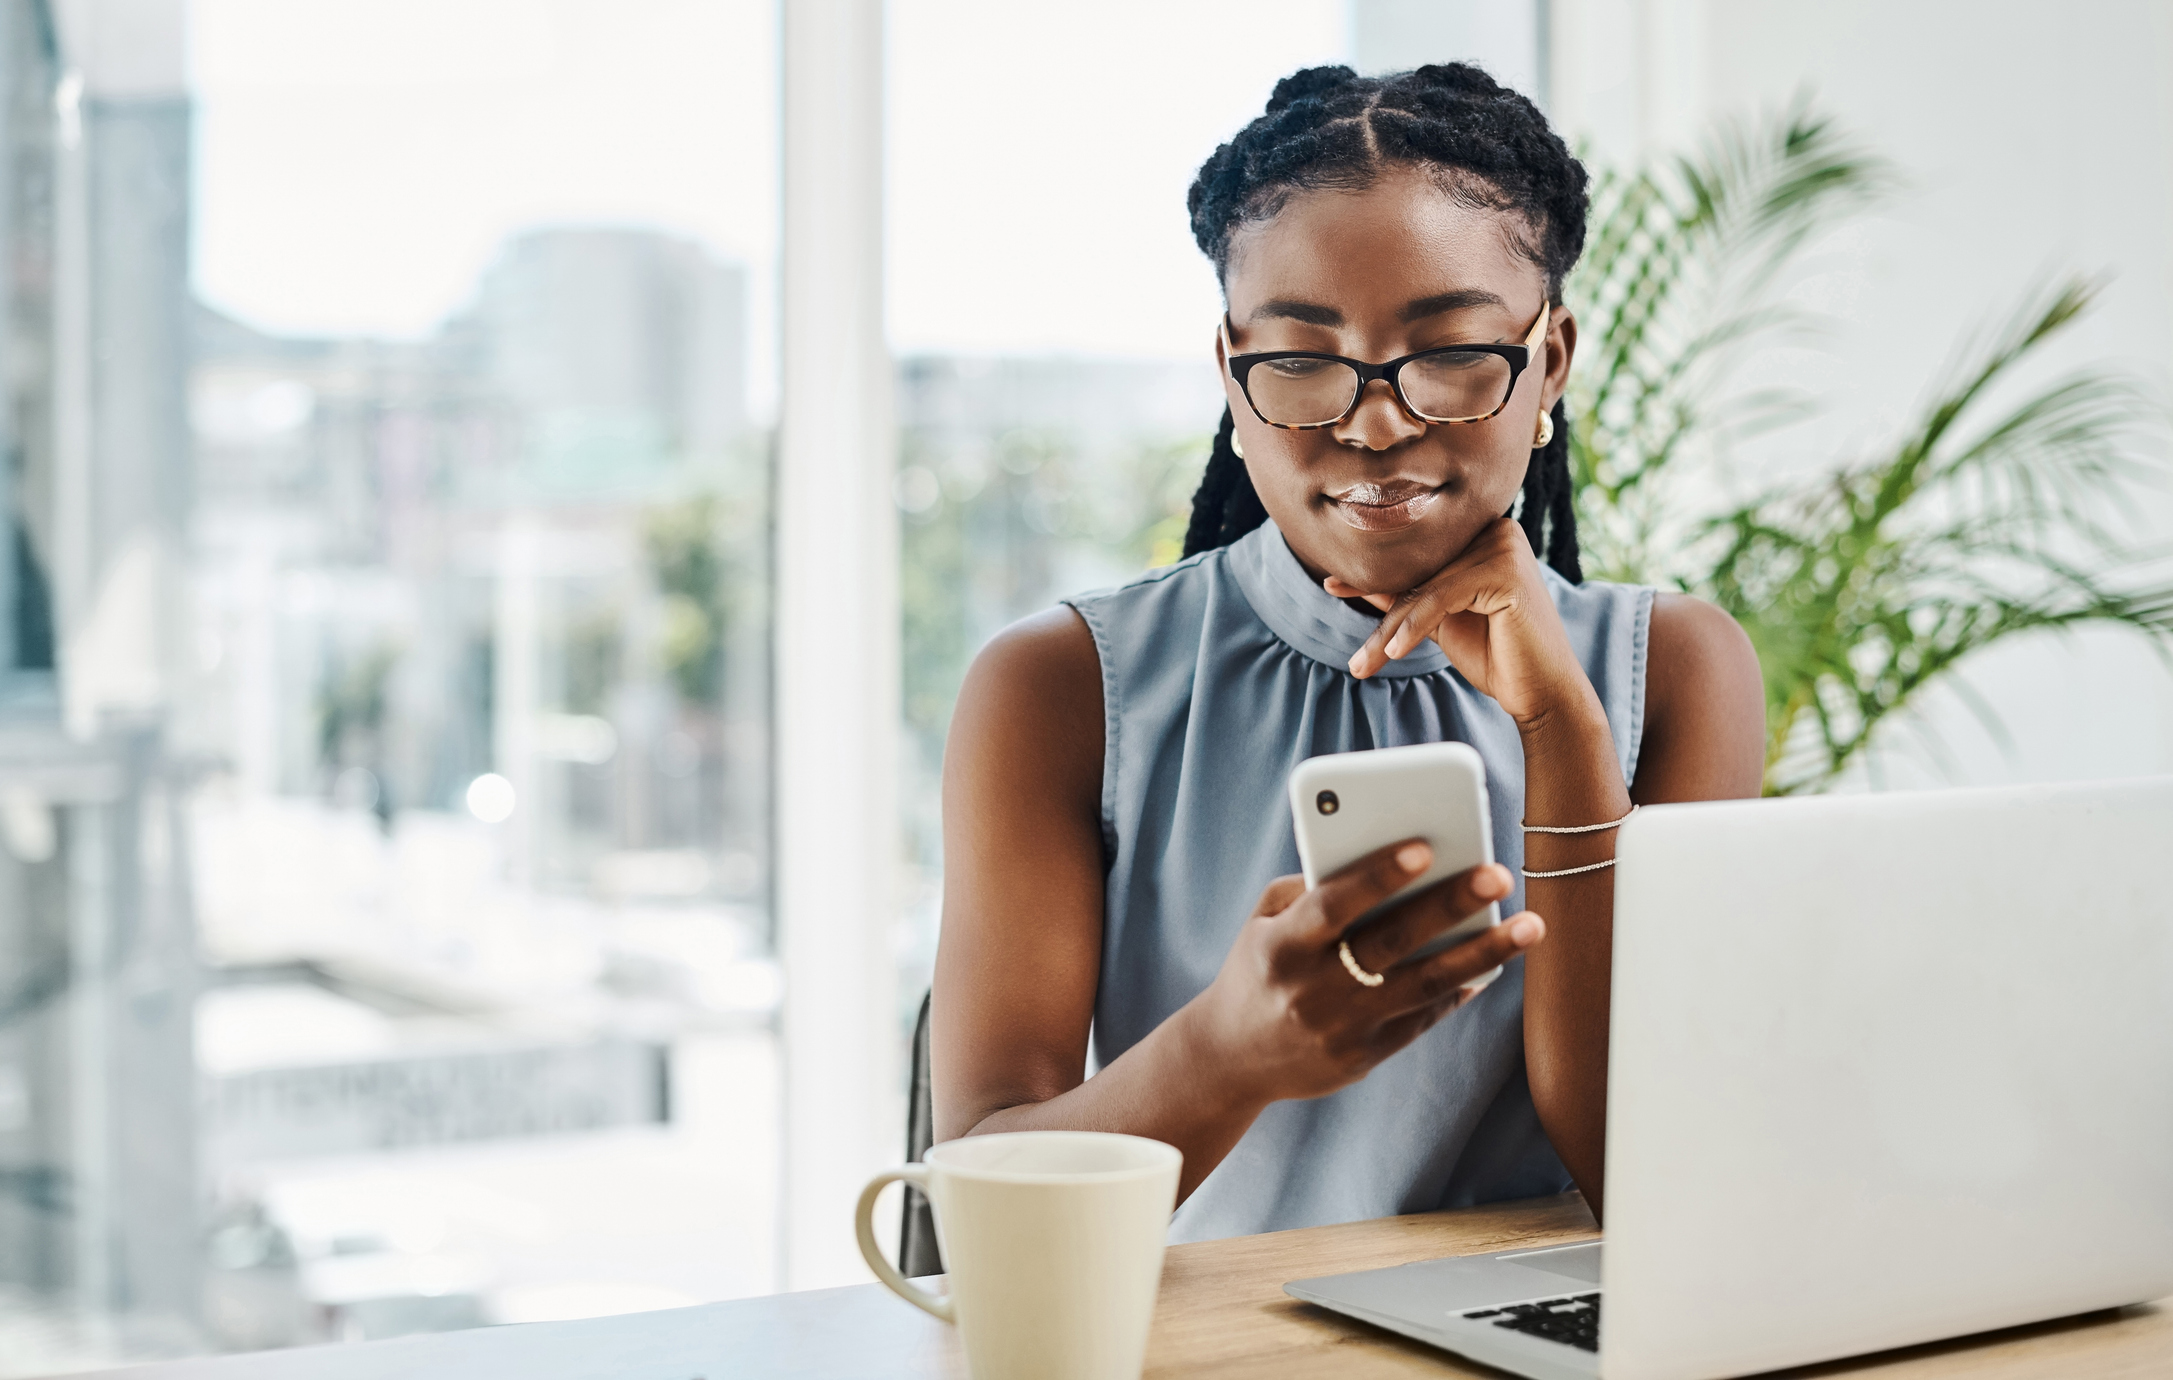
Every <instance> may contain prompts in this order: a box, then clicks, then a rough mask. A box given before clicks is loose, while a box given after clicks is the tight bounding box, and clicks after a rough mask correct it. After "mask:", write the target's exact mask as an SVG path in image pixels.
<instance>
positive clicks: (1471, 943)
mask: <svg viewBox="0 0 2173 1380" xmlns="http://www.w3.org/2000/svg"><path fill="white" fill-rule="evenodd" d="M1546 936H1547V922H1546V921H1544V920H1542V919H1540V918H1539V917H1538V916H1537V915H1535V914H1533V913H1532V912H1531V911H1528V910H1527V911H1520V912H1518V913H1517V914H1515V915H1513V916H1511V917H1509V918H1508V919H1507V920H1504V921H1503V922H1502V923H1500V924H1499V925H1495V926H1492V927H1491V928H1489V929H1487V930H1485V931H1484V932H1482V933H1481V934H1479V935H1478V936H1476V937H1474V938H1471V939H1467V940H1465V941H1464V942H1463V943H1461V944H1458V945H1457V946H1456V947H1454V948H1452V949H1444V950H1443V951H1441V952H1440V953H1438V954H1435V955H1434V956H1433V957H1432V958H1428V959H1424V960H1422V961H1420V962H1417V963H1414V964H1412V965H1411V966H1409V967H1408V968H1399V969H1397V970H1396V971H1395V972H1393V973H1390V974H1389V975H1388V981H1387V982H1385V983H1383V984H1382V985H1381V987H1380V989H1379V993H1380V999H1381V1002H1382V1006H1383V1009H1384V1010H1386V1011H1388V1012H1391V1013H1398V1014H1399V1015H1400V1014H1401V1013H1405V1012H1411V1011H1417V1010H1421V1009H1423V1008H1425V1007H1428V1006H1431V1005H1433V1004H1435V1003H1436V1002H1441V1001H1446V1000H1448V999H1449V998H1450V997H1452V996H1454V995H1455V993H1456V992H1457V991H1458V990H1459V989H1461V988H1464V987H1468V986H1470V985H1471V983H1472V982H1473V980H1475V979H1476V978H1478V977H1479V976H1480V975H1481V974H1484V973H1488V972H1491V971H1493V970H1494V969H1496V968H1499V967H1500V966H1501V965H1502V964H1504V963H1507V962H1508V961H1509V960H1510V959H1512V958H1515V957H1516V956H1517V955H1518V954H1521V953H1523V952H1524V951H1525V950H1526V949H1529V948H1531V947H1532V946H1533V945H1534V944H1537V943H1538V942H1539V941H1540V940H1542V939H1544V938H1546Z"/></svg>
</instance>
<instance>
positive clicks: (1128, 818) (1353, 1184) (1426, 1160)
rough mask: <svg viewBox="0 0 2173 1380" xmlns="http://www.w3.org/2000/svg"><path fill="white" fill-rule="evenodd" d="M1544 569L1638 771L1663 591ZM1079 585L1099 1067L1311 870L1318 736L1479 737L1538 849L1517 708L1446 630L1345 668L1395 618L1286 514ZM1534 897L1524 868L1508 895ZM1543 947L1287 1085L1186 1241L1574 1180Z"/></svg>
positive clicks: (1216, 1176)
mask: <svg viewBox="0 0 2173 1380" xmlns="http://www.w3.org/2000/svg"><path fill="white" fill-rule="evenodd" d="M1546 579H1547V588H1548V592H1549V593H1551V594H1552V595H1553V597H1554V602H1555V607H1556V608H1558V609H1559V610H1560V611H1561V615H1562V621H1563V624H1564V625H1565V626H1566V627H1567V628H1568V630H1569V638H1570V644H1571V646H1572V647H1574V648H1575V649H1576V652H1577V656H1578V659H1579V660H1580V661H1582V662H1583V663H1584V668H1585V671H1586V673H1587V674H1588V675H1589V676H1590V677H1591V678H1592V685H1593V687H1594V689H1596V690H1597V691H1598V692H1599V697H1600V702H1601V703H1602V704H1603V705H1605V706H1606V710H1607V719H1608V723H1609V725H1610V726H1611V728H1612V729H1613V731H1614V739H1615V745H1616V747H1617V749H1618V750H1619V751H1620V753H1621V756H1622V771H1623V776H1624V778H1625V779H1628V777H1629V776H1630V774H1631V772H1632V770H1633V769H1634V768H1635V766H1636V763H1637V748H1638V738H1639V733H1640V731H1641V729H1642V728H1643V724H1644V710H1645V645H1646V630H1647V626H1648V623H1649V621H1650V615H1651V611H1652V591H1651V590H1649V589H1643V588H1638V587H1633V586H1628V585H1609V584H1600V583H1596V582H1595V583H1587V584H1583V585H1572V584H1570V583H1569V582H1568V581H1567V580H1564V579H1562V578H1561V577H1560V576H1558V575H1556V574H1555V573H1554V572H1553V571H1551V570H1549V571H1547V572H1546ZM1066 602H1068V603H1069V604H1070V605H1071V606H1072V607H1073V608H1074V609H1076V610H1078V612H1079V616H1080V617H1081V618H1082V619H1084V620H1085V621H1086V625H1087V627H1088V629H1089V630H1091V631H1092V633H1093V635H1094V645H1095V649H1096V650H1097V651H1098V652H1099V653H1100V654H1101V663H1102V702H1103V706H1104V713H1105V717H1106V720H1107V730H1106V732H1107V748H1106V754H1105V756H1104V758H1103V762H1102V832H1103V848H1104V857H1105V859H1106V860H1107V864H1108V877H1107V891H1106V899H1105V902H1104V910H1103V922H1102V968H1101V982H1100V987H1099V990H1098V991H1097V993H1096V996H1095V1003H1094V1030H1093V1042H1092V1051H1093V1059H1094V1065H1095V1067H1104V1066H1106V1065H1108V1064H1109V1063H1110V1062H1112V1061H1113V1060H1115V1059H1116V1058H1117V1057H1118V1056H1119V1055H1121V1054H1123V1053H1124V1051H1126V1050H1127V1049H1130V1048H1131V1047H1132V1046H1133V1045H1134V1044H1136V1043H1138V1042H1139V1040H1141V1039H1142V1038H1144V1037H1145V1036H1146V1035H1147V1033H1148V1032H1149V1031H1151V1030H1153V1029H1154V1028H1155V1027H1156V1026H1157V1025H1159V1024H1161V1023H1162V1022H1163V1021H1164V1020H1167V1019H1168V1018H1169V1016H1170V1015H1171V1014H1172V1013H1173V1012H1175V1011H1176V1010H1177V1008H1179V1007H1180V1006H1182V1005H1184V1004H1185V1003H1186V1002H1188V1001H1190V1000H1191V999H1192V998H1193V997H1194V996H1196V995H1197V994H1198V993H1199V992H1200V991H1201V990H1202V989H1204V988H1205V987H1206V986H1207V984H1208V983H1209V982H1210V981H1211V980H1213V978H1214V976H1215V974H1216V972H1217V971H1218V970H1219V969H1220V968H1221V966H1222V961H1223V958H1224V956H1225V955H1226V954H1227V953H1228V952H1229V950H1230V945H1231V944H1232V943H1234V942H1235V940H1236V937H1237V933H1238V931H1239V930H1240V929H1241V928H1242V927H1243V925H1244V923H1245V920H1246V918H1247V916H1248V915H1249V914H1250V913H1251V910H1252V906H1253V903H1254V902H1255V901H1256V900H1258V899H1259V896H1260V892H1261V890H1262V888H1264V887H1265V886H1266V885H1267V884H1268V882H1269V881H1271V880H1273V879H1274V878H1275V877H1278V876H1281V875H1284V874H1286V873H1294V872H1297V871H1298V870H1299V867H1298V852H1297V842H1296V839H1295V836H1294V835H1293V833H1292V830H1291V822H1290V810H1289V806H1288V803H1287V797H1286V796H1285V794H1284V782H1285V780H1286V778H1288V776H1289V775H1290V770H1291V768H1293V767H1295V766H1296V765H1297V764H1298V763H1299V762H1301V761H1303V760H1304V759H1306V758H1308V757H1314V756H1318V755H1319V754H1321V753H1324V752H1349V751H1353V750H1356V749H1362V748H1376V747H1394V746H1398V745H1401V744H1405V743H1433V742H1442V741H1454V742H1464V743H1469V744H1471V746H1472V747H1474V748H1476V749H1478V752H1479V755H1480V756H1481V757H1482V758H1484V759H1485V761H1486V769H1487V789H1488V792H1489V794H1490V797H1491V799H1492V804H1493V809H1494V856H1495V857H1496V858H1498V859H1500V860H1501V861H1502V862H1503V863H1505V864H1506V865H1508V866H1509V867H1510V869H1511V870H1515V869H1516V868H1518V867H1519V865H1520V864H1521V863H1522V861H1523V857H1524V837H1523V834H1522V832H1521V830H1520V828H1519V821H1520V820H1521V819H1522V817H1523V813H1524V755H1523V748H1522V745H1521V743H1520V742H1519V740H1518V737H1517V731H1516V726H1515V724H1514V723H1513V722H1512V721H1511V720H1510V718H1509V716H1508V714H1507V713H1505V712H1504V711H1503V710H1502V708H1501V706H1499V705H1498V704H1496V703H1495V702H1494V701H1493V700H1491V699H1489V698H1487V697H1486V696H1484V695H1482V694H1480V693H1479V692H1478V691H1476V690H1473V689H1472V688H1471V686H1470V685H1468V684H1467V683H1465V681H1464V679H1463V677H1462V676H1460V675H1459V674H1457V672H1456V671H1455V670H1454V669H1452V668H1451V667H1450V666H1449V663H1448V658H1447V657H1446V656H1444V655H1443V654H1442V652H1441V649H1440V648H1439V647H1438V646H1436V645H1435V644H1433V643H1431V642H1428V643H1426V644H1424V645H1423V646H1422V647H1421V648H1420V649H1419V650H1418V651H1415V652H1413V653H1412V654H1411V655H1409V656H1407V657H1405V658H1404V659H1403V660H1402V661H1399V662H1391V663H1390V664H1389V665H1388V666H1387V667H1386V668H1385V669H1383V670H1382V671H1381V672H1380V673H1379V674H1378V675H1377V676H1375V677H1374V678H1373V679H1371V680H1364V681H1361V680H1357V679H1354V678H1353V677H1352V676H1351V674H1350V673H1349V671H1348V670H1346V669H1345V668H1346V666H1347V664H1348V662H1349V659H1350V657H1351V654H1352V653H1353V652H1356V651H1357V650H1358V648H1359V647H1360V646H1361V645H1363V643H1364V642H1365V640H1366V637H1367V636H1368V635H1369V634H1370V633H1371V632H1372V630H1373V626H1374V620H1373V619H1371V618H1369V617H1367V616H1366V615H1364V614H1362V613H1359V612H1357V611H1356V610H1354V609H1352V608H1351V607H1350V606H1348V605H1346V604H1344V603H1343V602H1342V601H1341V600H1339V599H1335V598H1333V597H1331V596H1330V595H1329V594H1328V592H1327V591H1326V590H1323V589H1322V588H1321V587H1320V586H1319V585H1317V584H1315V583H1314V582H1313V580H1312V579H1311V577H1309V576H1308V575H1307V574H1306V573H1305V570H1304V568H1303V567H1302V566H1300V565H1299V564H1298V560H1297V557H1295V556H1294V555H1292V554H1291V551H1290V548H1289V546H1288V545H1287V544H1285V542H1284V541H1283V537H1282V533H1281V532H1280V531H1278V530H1277V529H1276V527H1275V525H1274V524H1273V523H1272V522H1270V523H1267V524H1265V525H1263V526H1261V527H1260V528H1258V529H1257V530H1255V531H1254V532H1252V533H1251V534H1250V535H1248V536H1246V537H1244V538H1243V539H1242V540H1240V541H1237V542H1235V543H1233V544H1232V545H1230V546H1228V547H1225V548H1222V549H1219V550H1215V551H1209V552H1204V553H1202V554H1200V555H1198V556H1195V557H1192V558H1191V559H1190V560H1186V561H1183V562H1180V563H1179V564H1177V565H1173V566H1166V567H1164V568H1162V569H1159V570H1155V571H1151V572H1149V573H1148V574H1146V575H1144V576H1142V577H1140V578H1139V579H1137V580H1135V581H1133V582H1132V583H1131V584H1128V585H1125V586H1123V587H1121V588H1118V589H1114V590H1108V591H1103V592H1099V593H1094V594H1087V595H1082V596H1080V597H1079V598H1076V599H1071V600H1067V601H1066ZM1522 904H1523V886H1522V882H1521V881H1520V882H1519V883H1518V890H1517V892H1516V893H1515V894H1514V895H1512V896H1511V897H1510V899H1509V900H1508V901H1506V902H1504V903H1503V912H1502V913H1503V914H1505V915H1507V914H1511V913H1513V912H1514V911H1515V910H1516V909H1518V908H1519V907H1521V906H1522ZM1523 966H1524V965H1523V962H1522V960H1517V961H1514V962H1512V963H1510V964H1509V965H1508V968H1507V970H1506V971H1505V972H1504V973H1503V974H1502V976H1501V977H1500V979H1498V980H1497V981H1496V982H1495V983H1494V984H1493V985H1492V986H1491V987H1489V988H1487V989H1486V990H1485V991H1484V992H1482V993H1481V994H1480V995H1479V996H1478V998H1477V999H1475V1000H1474V1001H1472V1002H1471V1003H1470V1004H1468V1005H1466V1006H1465V1007H1464V1008H1463V1009H1462V1010H1460V1011H1458V1012H1456V1013H1455V1014H1453V1015H1452V1016H1450V1017H1449V1018H1448V1019H1447V1020H1445V1021H1443V1022H1441V1023H1440V1024H1439V1025H1437V1026H1435V1027H1434V1028H1433V1029H1432V1030H1431V1031H1428V1032H1427V1033H1426V1034H1425V1035H1424V1036H1422V1037H1421V1038H1420V1039H1419V1040H1418V1041H1417V1042H1416V1043H1414V1044H1412V1045H1411V1046H1410V1047H1409V1048H1406V1049H1404V1050H1401V1051H1399V1052H1398V1053H1397V1054H1395V1055H1394V1056H1393V1057H1391V1058H1389V1059H1388V1060H1387V1061H1385V1062H1384V1063H1382V1064H1381V1065H1380V1066H1379V1067H1378V1068H1376V1069H1375V1070H1374V1071H1373V1072H1372V1073H1371V1074H1370V1075H1368V1076H1367V1077H1366V1078H1365V1079H1363V1080H1361V1081H1360V1082H1358V1083H1355V1084H1353V1085H1352V1086H1350V1087H1348V1088H1345V1089H1343V1090H1342V1091H1341V1092H1338V1093H1335V1094H1332V1095H1330V1096H1328V1097H1323V1098H1317V1099H1314V1100H1311V1101H1303V1102H1295V1101H1293V1102H1278V1103H1275V1104H1274V1105H1272V1106H1270V1107H1269V1108H1268V1109H1267V1110H1266V1111H1265V1112H1263V1113H1262V1114H1261V1116H1260V1119H1259V1120H1258V1121H1256V1122H1255V1123H1254V1124H1253V1126H1252V1129H1251V1130H1249V1131H1247V1132H1246V1133H1245V1136H1244V1138H1243V1139H1242V1140H1240V1141H1239V1142H1238V1144H1237V1146H1236V1148H1235V1149H1233V1150H1232V1151H1231V1152H1230V1155H1229V1157H1228V1158H1227V1159H1225V1160H1224V1161H1223V1162H1222V1163H1221V1164H1220V1165H1219V1166H1217V1168H1216V1169H1215V1172H1214V1173H1212V1174H1210V1175H1209V1176H1208V1177H1207V1180H1206V1182H1204V1183H1202V1184H1201V1185H1200V1187H1199V1188H1198V1190H1197V1191H1195V1192H1194V1193H1193V1195H1192V1196H1191V1198H1190V1199H1188V1200H1187V1201H1186V1202H1185V1204H1184V1206H1183V1207H1182V1208H1180V1209H1179V1210H1178V1212H1177V1216H1176V1218H1175V1219H1174V1221H1173V1222H1172V1224H1171V1228H1170V1239H1171V1240H1172V1241H1203V1240H1210V1239H1213V1238H1217V1237H1224V1236H1238V1235H1245V1234H1249V1233H1253V1232H1264V1231H1280V1230H1283V1229H1285V1228H1288V1227H1310V1226H1317V1225H1320V1224H1323V1223H1329V1222H1349V1221H1357V1220H1360V1219H1363V1218H1370V1217H1385V1216H1389V1215H1391V1214H1395V1213H1406V1212H1426V1211H1431V1210H1434V1209H1438V1208H1452V1207H1464V1206H1468V1205H1471V1204H1474V1203H1486V1202H1496V1201H1501V1200H1504V1199H1510V1198H1526V1197H1534V1196H1537V1195H1541V1194H1550V1193H1560V1192H1565V1191H1567V1190H1568V1189H1569V1187H1570V1186H1571V1185H1570V1180H1569V1175H1568V1173H1567V1172H1566V1171H1565V1170H1564V1169H1563V1168H1562V1163H1561V1161H1560V1160H1559V1159H1557V1158H1556V1157H1555V1154H1554V1150H1553V1148H1552V1146H1550V1145H1549V1144H1548V1142H1547V1137H1546V1133H1545V1132H1544V1131H1543V1130H1541V1129H1540V1125H1539V1116H1538V1113H1537V1112H1536V1111H1535V1110H1534V1108H1533V1106H1532V1097H1531V1091H1530V1088H1529V1087H1528V1085H1527V1084H1526V1082H1525V1077H1524V1037H1523V1018H1524V971H1523Z"/></svg>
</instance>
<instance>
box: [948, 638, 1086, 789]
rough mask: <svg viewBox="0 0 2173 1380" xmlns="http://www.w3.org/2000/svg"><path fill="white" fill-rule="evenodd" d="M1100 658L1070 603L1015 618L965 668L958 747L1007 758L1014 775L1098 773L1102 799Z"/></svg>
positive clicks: (955, 729) (955, 717)
mask: <svg viewBox="0 0 2173 1380" xmlns="http://www.w3.org/2000/svg"><path fill="white" fill-rule="evenodd" d="M1102 735H1103V726H1102V663H1101V655H1100V653H1099V652H1097V651H1096V650H1095V647H1094V635H1093V634H1092V633H1090V632H1088V631H1087V626H1086V623H1085V621H1084V620H1082V619H1081V618H1080V617H1079V615H1078V613H1076V612H1075V611H1074V610H1073V609H1072V608H1071V607H1070V606H1069V605H1062V604H1060V605H1058V606H1057V607H1055V608H1053V609H1047V610H1045V611H1043V612H1041V613H1037V614H1034V615H1032V616H1031V617H1028V618H1023V619H1021V620H1020V621H1018V622H1016V623H1013V624H1012V625H1011V626H1010V627H1008V628H1006V629H1004V630H1003V631H1002V632H1000V633H998V634H997V635H996V636H995V637H993V638H991V639H990V640H989V642H988V645H987V646H985V647H983V648H982V649H981V651H980V654H979V655H977V656H975V657H974V659H973V665H972V666H971V667H970V668H969V669H968V670H967V672H966V680H965V684H964V685H962V686H961V687H960V688H959V693H958V706H957V708H956V710H955V711H954V712H953V714H952V719H951V735H950V737H951V744H952V748H953V752H954V754H957V753H961V752H962V753H964V754H966V755H967V756H969V757H977V756H979V755H980V754H981V753H982V752H989V753H993V754H994V755H995V756H997V757H999V758H1002V759H1006V760H1007V762H1008V764H1009V765H1010V766H1011V767H1012V769H1013V772H1014V774H1015V775H1021V776H1026V777H1033V778H1038V779H1040V780H1041V781H1044V782H1046V781H1048V780H1049V777H1050V775H1052V774H1053V775H1054V776H1056V777H1057V778H1058V779H1060V780H1061V779H1064V778H1073V779H1076V778H1077V777H1078V776H1079V775H1080V774H1081V773H1082V772H1089V773H1091V775H1092V778H1093V782H1094V786H1095V798H1096V799H1097V800H1098V799H1099V792H1100V780H1101V755H1102Z"/></svg>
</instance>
